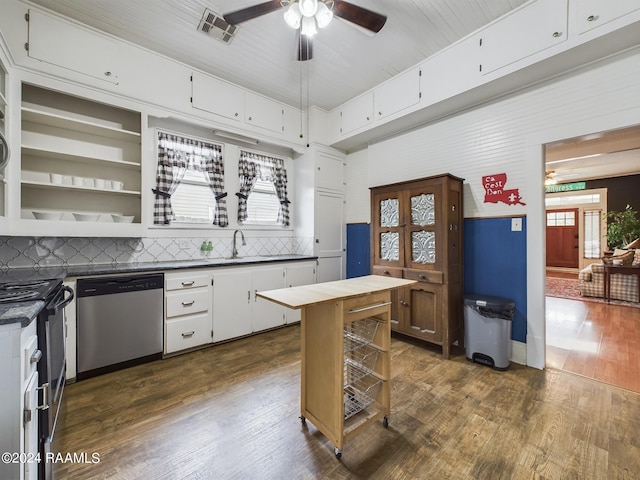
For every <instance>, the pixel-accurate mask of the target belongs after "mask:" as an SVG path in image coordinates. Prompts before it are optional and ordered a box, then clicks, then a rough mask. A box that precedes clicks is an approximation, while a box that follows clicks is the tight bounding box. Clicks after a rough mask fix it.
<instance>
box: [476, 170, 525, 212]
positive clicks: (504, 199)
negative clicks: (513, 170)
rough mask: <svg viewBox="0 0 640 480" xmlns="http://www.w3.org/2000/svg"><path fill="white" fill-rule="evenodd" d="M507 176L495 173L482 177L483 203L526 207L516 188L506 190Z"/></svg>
mask: <svg viewBox="0 0 640 480" xmlns="http://www.w3.org/2000/svg"><path fill="white" fill-rule="evenodd" d="M506 184H507V174H506V173H497V174H495V175H487V176H486V177H482V186H483V187H484V203H498V202H501V203H506V204H507V205H526V203H524V202H523V201H522V197H521V196H520V192H519V191H518V189H517V188H511V189H506V188H505V185H506Z"/></svg>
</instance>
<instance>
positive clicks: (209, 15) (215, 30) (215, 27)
mask: <svg viewBox="0 0 640 480" xmlns="http://www.w3.org/2000/svg"><path fill="white" fill-rule="evenodd" d="M198 30H199V31H200V32H204V33H206V34H207V35H209V36H210V37H213V38H217V39H218V40H220V41H221V42H224V43H229V42H231V39H232V38H233V34H234V33H235V31H236V26H235V25H230V24H229V23H227V22H226V21H225V19H224V18H222V16H221V15H218V14H217V13H214V12H212V11H211V10H209V9H208V8H205V10H204V13H203V14H202V20H200V24H198Z"/></svg>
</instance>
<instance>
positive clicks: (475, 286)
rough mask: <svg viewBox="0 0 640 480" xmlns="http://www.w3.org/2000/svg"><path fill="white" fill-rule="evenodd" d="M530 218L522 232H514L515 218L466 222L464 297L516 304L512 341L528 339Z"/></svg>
mask: <svg viewBox="0 0 640 480" xmlns="http://www.w3.org/2000/svg"><path fill="white" fill-rule="evenodd" d="M526 225H527V222H526V218H523V219H522V231H521V232H512V231H511V218H489V219H466V220H465V221H464V293H465V295H469V294H476V295H493V296H497V297H504V298H508V299H510V300H513V301H514V302H515V303H516V314H515V317H514V320H513V324H512V326H511V338H512V339H513V340H516V341H518V342H526V338H527V244H526Z"/></svg>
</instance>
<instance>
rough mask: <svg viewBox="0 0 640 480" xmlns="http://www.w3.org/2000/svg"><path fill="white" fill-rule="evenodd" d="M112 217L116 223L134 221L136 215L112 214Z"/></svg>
mask: <svg viewBox="0 0 640 480" xmlns="http://www.w3.org/2000/svg"><path fill="white" fill-rule="evenodd" d="M111 218H112V219H113V221H114V222H115V223H132V222H133V219H134V218H135V216H134V215H115V214H113V215H111Z"/></svg>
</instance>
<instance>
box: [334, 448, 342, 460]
mask: <svg viewBox="0 0 640 480" xmlns="http://www.w3.org/2000/svg"><path fill="white" fill-rule="evenodd" d="M333 453H335V454H336V458H342V451H341V450H340V449H339V448H338V447H334V449H333Z"/></svg>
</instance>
